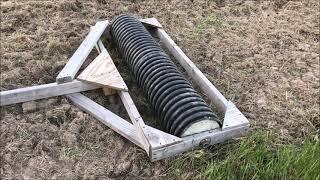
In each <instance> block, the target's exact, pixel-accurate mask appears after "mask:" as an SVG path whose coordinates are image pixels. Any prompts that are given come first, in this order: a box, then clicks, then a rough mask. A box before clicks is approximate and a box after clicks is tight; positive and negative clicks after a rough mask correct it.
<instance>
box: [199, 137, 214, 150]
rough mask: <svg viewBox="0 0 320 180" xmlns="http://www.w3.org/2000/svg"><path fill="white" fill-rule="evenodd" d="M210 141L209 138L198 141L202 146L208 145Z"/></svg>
mask: <svg viewBox="0 0 320 180" xmlns="http://www.w3.org/2000/svg"><path fill="white" fill-rule="evenodd" d="M210 142H211V139H210V138H205V139H202V140H201V141H200V143H199V146H200V147H203V148H205V147H208V146H209V145H210Z"/></svg>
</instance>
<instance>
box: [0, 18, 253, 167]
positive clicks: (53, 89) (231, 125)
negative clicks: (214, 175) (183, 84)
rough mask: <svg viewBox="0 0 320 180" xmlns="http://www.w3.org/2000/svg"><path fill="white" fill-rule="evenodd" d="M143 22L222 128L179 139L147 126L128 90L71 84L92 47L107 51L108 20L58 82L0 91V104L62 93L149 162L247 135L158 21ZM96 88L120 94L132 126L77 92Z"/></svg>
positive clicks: (245, 124)
mask: <svg viewBox="0 0 320 180" xmlns="http://www.w3.org/2000/svg"><path fill="white" fill-rule="evenodd" d="M141 22H142V23H143V24H144V25H145V26H150V27H151V28H153V30H155V33H156V35H157V36H158V38H159V39H160V41H162V42H163V43H164V45H165V46H166V48H168V50H169V51H170V53H171V54H172V55H173V56H174V57H175V58H176V59H177V60H178V62H179V63H180V64H181V66H182V67H183V68H184V69H185V70H186V71H187V73H188V75H189V76H191V77H192V78H193V79H194V80H195V82H196V83H197V84H198V85H199V87H200V88H201V89H202V90H203V91H204V92H205V93H206V95H207V96H208V98H209V99H210V100H211V101H212V103H213V104H214V105H215V106H216V107H217V108H218V110H219V111H220V112H221V113H223V114H224V121H223V126H222V128H219V129H215V130H211V131H206V132H203V133H199V134H194V135H190V136H187V137H183V138H179V137H176V136H173V135H171V134H168V133H165V132H163V131H160V130H158V129H155V128H153V127H150V126H148V125H146V124H145V123H144V121H143V119H142V118H141V116H140V114H139V111H138V109H137V108H136V106H135V105H134V102H133V100H132V99H131V96H130V94H129V93H128V92H125V91H113V92H112V91H111V90H110V89H108V88H106V87H103V86H102V85H97V84H93V83H90V82H82V81H78V80H75V76H76V74H77V72H78V70H79V69H80V67H81V65H82V63H83V62H84V61H85V59H86V58H87V56H88V55H89V53H90V52H91V50H92V48H93V47H96V48H97V50H98V52H99V53H101V52H103V51H106V48H105V47H104V45H103V43H102V42H101V40H100V37H101V35H102V34H103V33H105V31H106V29H107V28H108V21H107V20H105V21H99V22H97V23H96V25H95V26H94V27H92V28H91V30H90V32H89V34H88V36H87V37H86V38H85V40H84V41H83V43H82V44H81V45H80V47H79V48H78V49H77V51H76V52H75V53H74V54H73V56H72V57H71V58H70V59H69V61H68V63H67V64H66V66H65V67H64V68H63V70H62V71H61V72H60V73H59V75H58V77H57V82H56V83H51V84H45V85H39V86H33V87H27V88H20V89H15V90H9V91H2V92H0V99H1V101H0V104H1V106H3V105H9V104H14V103H20V102H25V101H30V100H36V99H41V98H48V97H52V96H59V95H65V96H66V97H67V98H68V99H69V100H70V101H71V102H73V103H74V104H75V105H76V106H78V107H79V108H81V109H82V110H84V111H85V112H87V113H88V114H91V115H92V116H94V117H95V118H96V119H98V120H99V121H101V122H102V123H103V124H105V125H107V126H108V127H109V128H111V129H113V130H114V131H116V132H117V133H119V134H120V135H121V136H123V137H125V138H126V139H128V140H129V141H131V142H133V143H134V144H136V145H137V146H139V147H141V148H142V149H144V150H145V151H146V153H147V154H148V155H149V157H150V160H151V161H157V160H160V159H163V158H167V157H171V156H174V155H177V154H179V153H182V152H185V151H189V150H192V149H194V148H198V147H203V146H207V145H211V144H216V143H220V142H223V141H225V140H228V139H231V138H233V137H238V136H240V135H242V134H243V133H244V132H246V130H247V129H248V128H249V121H248V120H247V119H246V117H245V116H244V115H243V114H242V113H241V112H240V111H239V110H238V108H237V107H236V106H235V105H234V104H233V103H232V102H231V101H228V100H227V99H226V98H225V97H224V96H223V95H222V94H221V93H220V92H219V90H218V89H217V88H216V87H215V86H214V85H213V84H212V83H211V82H210V81H209V80H208V79H207V78H206V77H205V76H204V74H203V73H202V72H201V71H200V70H199V69H198V68H197V67H196V66H195V64H194V63H193V62H192V61H191V60H190V59H189V58H188V57H187V56H186V55H185V53H184V52H183V51H182V50H181V49H180V48H179V47H178V46H177V44H176V43H175V42H174V41H173V40H172V39H171V38H170V36H169V35H168V34H167V33H166V32H165V31H164V30H163V28H162V26H161V24H160V23H159V22H158V21H157V19H155V18H147V19H142V20H141ZM97 88H103V89H104V91H105V92H107V93H105V94H106V95H108V94H112V93H114V92H117V93H118V94H119V96H120V98H121V100H122V102H123V104H124V107H125V108H126V110H127V112H128V115H129V117H130V120H131V122H132V124H131V123H129V122H128V121H126V120H124V119H122V118H121V117H119V116H117V115H116V114H114V113H112V112H111V111H109V110H107V109H106V108H104V107H102V106H100V105H99V104H97V103H95V102H94V101H92V100H91V99H89V98H87V97H86V96H84V95H82V94H80V92H82V91H87V90H92V89H97ZM108 92H109V93H108ZM111 92H112V93H111Z"/></svg>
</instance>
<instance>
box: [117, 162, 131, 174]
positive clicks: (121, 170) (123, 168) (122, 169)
mask: <svg viewBox="0 0 320 180" xmlns="http://www.w3.org/2000/svg"><path fill="white" fill-rule="evenodd" d="M130 167H131V161H126V162H123V163H120V164H118V166H117V167H116V168H115V170H114V172H113V174H114V176H115V177H118V176H120V175H123V174H126V173H128V172H129V170H130Z"/></svg>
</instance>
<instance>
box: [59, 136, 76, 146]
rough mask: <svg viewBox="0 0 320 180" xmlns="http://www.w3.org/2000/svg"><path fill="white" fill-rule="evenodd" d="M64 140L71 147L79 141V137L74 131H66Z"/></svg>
mask: <svg viewBox="0 0 320 180" xmlns="http://www.w3.org/2000/svg"><path fill="white" fill-rule="evenodd" d="M62 142H64V143H65V144H66V145H67V146H69V147H73V146H75V145H76V143H77V137H76V135H75V134H74V133H70V132H65V133H64V134H63V136H62Z"/></svg>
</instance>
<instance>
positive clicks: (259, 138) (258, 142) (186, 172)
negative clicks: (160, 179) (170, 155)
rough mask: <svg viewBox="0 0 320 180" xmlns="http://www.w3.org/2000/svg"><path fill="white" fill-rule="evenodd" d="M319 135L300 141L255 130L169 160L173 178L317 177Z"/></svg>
mask: <svg viewBox="0 0 320 180" xmlns="http://www.w3.org/2000/svg"><path fill="white" fill-rule="evenodd" d="M319 155H320V141H319V138H318V135H313V136H309V137H306V138H305V140H304V141H303V142H302V143H301V144H288V143H284V142H279V140H277V138H276V137H275V135H274V134H272V133H270V132H255V133H252V134H250V135H247V136H246V137H243V138H241V139H239V140H236V142H233V143H226V144H223V145H216V146H212V147H211V148H210V149H206V150H196V151H192V152H189V153H187V154H184V155H181V156H179V157H178V158H176V159H175V160H174V161H171V162H169V163H168V173H169V174H170V176H171V177H173V178H174V179H314V180H319V179H320V172H319V169H320V156H319Z"/></svg>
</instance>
